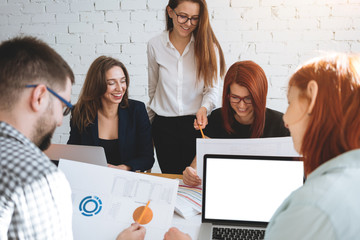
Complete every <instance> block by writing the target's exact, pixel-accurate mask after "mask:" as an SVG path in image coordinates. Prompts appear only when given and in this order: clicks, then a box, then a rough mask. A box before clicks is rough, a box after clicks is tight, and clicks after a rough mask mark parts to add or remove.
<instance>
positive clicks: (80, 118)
mask: <svg viewBox="0 0 360 240" xmlns="http://www.w3.org/2000/svg"><path fill="white" fill-rule="evenodd" d="M128 87H129V74H128V72H127V70H126V68H125V66H124V64H122V63H121V62H120V61H118V60H116V59H114V58H111V57H106V56H101V57H98V58H97V59H95V61H94V62H93V63H92V64H91V66H90V68H89V71H88V73H87V75H86V78H85V82H84V86H83V88H82V91H81V93H80V97H79V100H78V102H77V104H76V105H75V107H74V109H73V111H72V115H71V120H70V127H71V130H70V138H69V140H68V142H67V143H68V144H79V145H90V146H102V147H103V148H104V149H105V153H106V158H107V162H108V166H109V167H113V168H118V169H123V170H130V171H137V170H140V171H144V170H148V169H151V168H152V166H153V164H154V150H153V145H152V137H151V125H150V121H149V118H148V115H147V112H146V109H145V105H144V103H142V102H139V101H136V100H131V99H128Z"/></svg>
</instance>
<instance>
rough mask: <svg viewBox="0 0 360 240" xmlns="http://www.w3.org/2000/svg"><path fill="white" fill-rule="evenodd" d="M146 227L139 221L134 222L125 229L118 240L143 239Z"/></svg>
mask: <svg viewBox="0 0 360 240" xmlns="http://www.w3.org/2000/svg"><path fill="white" fill-rule="evenodd" d="M145 233H146V229H145V228H144V227H143V226H141V225H140V224H138V223H132V224H131V226H130V227H128V228H126V229H124V230H123V231H122V232H121V233H120V234H119V235H118V236H117V238H116V240H143V239H144V238H145Z"/></svg>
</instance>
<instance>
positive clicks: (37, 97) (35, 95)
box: [30, 84, 47, 112]
mask: <svg viewBox="0 0 360 240" xmlns="http://www.w3.org/2000/svg"><path fill="white" fill-rule="evenodd" d="M46 92H47V90H46V86H45V85H44V84H39V85H37V86H36V87H35V88H34V89H33V90H32V92H31V94H30V108H31V109H32V110H33V111H35V112H38V111H39V110H40V109H41V107H42V105H43V104H44V102H45V97H46Z"/></svg>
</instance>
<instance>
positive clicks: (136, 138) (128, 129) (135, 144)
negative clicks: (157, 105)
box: [67, 99, 155, 171]
mask: <svg viewBox="0 0 360 240" xmlns="http://www.w3.org/2000/svg"><path fill="white" fill-rule="evenodd" d="M118 114H119V132H118V136H119V152H120V156H121V160H122V163H123V164H125V165H127V166H129V167H131V170H132V171H136V170H141V171H144V170H148V169H151V168H152V166H153V164H154V161H155V159H154V149H153V144H152V136H151V124H150V121H149V117H148V114H147V112H146V109H145V104H144V103H142V102H139V101H136V100H131V99H129V107H127V108H120V106H119V111H118ZM70 127H71V130H70V138H69V140H68V142H67V143H68V144H77V145H89V146H99V145H100V141H99V128H98V117H97V116H96V118H95V120H94V123H93V124H90V125H89V126H87V127H86V128H85V131H83V132H82V133H80V131H79V129H78V128H77V127H75V126H74V125H73V124H72V123H71V121H70Z"/></svg>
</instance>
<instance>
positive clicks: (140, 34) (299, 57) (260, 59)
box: [0, 0, 360, 143]
mask: <svg viewBox="0 0 360 240" xmlns="http://www.w3.org/2000/svg"><path fill="white" fill-rule="evenodd" d="M166 4H167V0H78V1H70V0H62V1H55V2H54V1H53V0H42V1H23V0H0V41H3V40H6V39H8V38H10V37H13V36H16V35H20V34H30V35H34V36H37V37H39V38H41V39H43V40H44V41H45V42H47V43H49V44H50V45H51V46H52V47H54V48H55V49H56V50H57V51H58V52H59V53H60V54H61V55H62V56H63V57H64V58H65V59H66V60H67V61H68V63H69V64H70V66H71V67H72V68H73V70H74V72H75V74H76V85H75V86H74V87H73V91H72V94H73V95H72V101H73V102H76V100H77V98H78V95H79V93H80V90H81V86H82V83H83V81H84V78H85V74H86V71H87V69H88V68H89V66H90V64H91V62H92V61H93V60H94V59H95V58H96V57H98V56H99V55H102V54H105V55H109V56H113V57H116V58H119V59H120V60H121V61H123V62H124V64H126V66H127V68H128V70H129V73H130V77H131V85H130V90H129V91H130V97H132V98H134V99H138V100H140V101H144V102H146V101H147V100H148V97H147V59H146V43H147V41H148V40H149V39H150V38H151V37H153V36H155V35H157V34H159V33H160V32H161V31H162V30H163V29H164V28H165V22H164V19H165V18H164V8H165V6H166ZM208 6H209V15H210V17H211V19H210V21H211V23H212V26H213V28H214V31H215V33H216V35H217V37H218V39H219V41H220V43H221V45H222V48H223V50H224V53H225V58H226V63H227V67H229V66H230V65H231V64H232V63H233V62H234V61H237V60H253V61H255V62H257V63H258V64H260V65H261V66H262V67H263V68H264V70H265V72H266V74H267V76H268V79H269V94H268V106H269V107H271V108H274V109H277V110H280V111H284V110H285V109H286V106H287V103H286V102H287V101H286V99H285V98H286V84H287V80H288V78H289V76H290V74H291V73H292V72H294V70H295V68H296V66H297V65H298V64H300V63H301V62H303V61H305V60H307V59H309V58H311V57H313V56H317V55H318V54H320V53H322V52H327V51H346V52H360V0H327V1H324V0H301V1H299V0H208ZM68 132H69V119H68V118H65V119H64V122H63V126H62V127H60V128H58V129H57V131H56V134H55V137H54V142H61V143H65V142H66V141H67V139H68Z"/></svg>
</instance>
